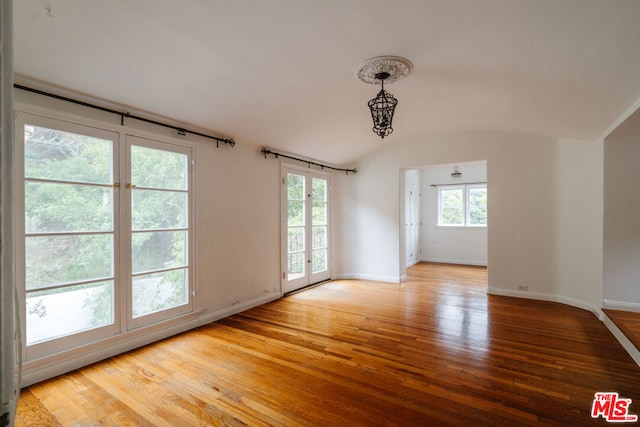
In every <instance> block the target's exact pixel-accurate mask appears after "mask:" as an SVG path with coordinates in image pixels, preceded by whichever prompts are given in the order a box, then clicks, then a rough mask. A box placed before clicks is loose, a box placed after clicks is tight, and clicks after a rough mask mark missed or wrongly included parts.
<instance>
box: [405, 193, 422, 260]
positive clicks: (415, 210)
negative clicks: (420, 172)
mask: <svg viewBox="0 0 640 427" xmlns="http://www.w3.org/2000/svg"><path fill="white" fill-rule="evenodd" d="M405 218H406V219H405V242H406V252H405V255H406V265H407V267H409V266H411V265H413V264H416V263H417V262H418V258H419V255H420V254H419V252H420V189H419V187H418V186H417V185H412V186H409V187H408V188H407V189H406V194H405Z"/></svg>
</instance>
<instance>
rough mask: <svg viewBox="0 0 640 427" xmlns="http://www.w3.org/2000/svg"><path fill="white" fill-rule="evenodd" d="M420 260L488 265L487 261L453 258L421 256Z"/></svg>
mask: <svg viewBox="0 0 640 427" xmlns="http://www.w3.org/2000/svg"><path fill="white" fill-rule="evenodd" d="M419 262H437V263H441V264H460V265H477V266H480V267H487V266H488V263H487V262H486V261H474V260H465V259H451V258H431V257H427V258H420V260H419Z"/></svg>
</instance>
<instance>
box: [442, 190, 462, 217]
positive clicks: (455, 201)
mask: <svg viewBox="0 0 640 427" xmlns="http://www.w3.org/2000/svg"><path fill="white" fill-rule="evenodd" d="M462 196H463V192H462V189H461V188H455V189H441V190H440V224H444V225H464V206H463V204H462Z"/></svg>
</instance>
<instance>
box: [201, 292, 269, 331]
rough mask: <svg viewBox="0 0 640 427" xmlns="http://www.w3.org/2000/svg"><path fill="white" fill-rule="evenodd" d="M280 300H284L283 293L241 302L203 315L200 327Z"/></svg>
mask: <svg viewBox="0 0 640 427" xmlns="http://www.w3.org/2000/svg"><path fill="white" fill-rule="evenodd" d="M280 298H282V293H276V294H270V295H267V296H264V297H259V298H254V299H251V300H249V301H245V302H240V303H238V304H235V305H232V306H230V307H226V308H223V309H220V310H216V311H214V312H211V313H208V312H207V313H202V314H201V315H200V317H199V321H200V325H199V326H202V325H207V324H209V323H212V322H216V321H218V320H220V319H224V318H225V317H229V316H233V315H234V314H238V313H241V312H243V311H246V310H250V309H252V308H254V307H258V306H260V305H262V304H267V303H269V302H272V301H275V300H278V299H280Z"/></svg>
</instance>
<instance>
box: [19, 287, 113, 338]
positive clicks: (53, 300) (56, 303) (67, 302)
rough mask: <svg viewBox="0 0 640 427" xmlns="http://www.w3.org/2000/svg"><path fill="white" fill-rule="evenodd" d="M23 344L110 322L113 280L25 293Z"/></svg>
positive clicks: (111, 319)
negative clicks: (25, 339)
mask: <svg viewBox="0 0 640 427" xmlns="http://www.w3.org/2000/svg"><path fill="white" fill-rule="evenodd" d="M26 311H27V313H26V317H27V331H26V335H27V345H31V344H34V343H37V342H41V341H46V340H49V339H52V338H59V337H62V336H65V335H70V334H72V333H76V332H80V331H84V330H88V329H93V328H97V327H100V326H104V325H109V324H111V323H113V282H112V281H105V282H100V283H92V284H88V285H78V286H69V287H65V288H60V289H49V290H46V291H39V292H30V293H27V307H26Z"/></svg>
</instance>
